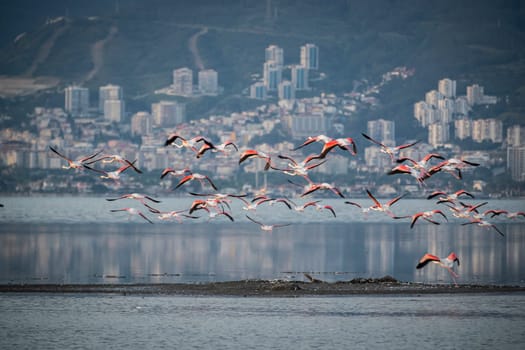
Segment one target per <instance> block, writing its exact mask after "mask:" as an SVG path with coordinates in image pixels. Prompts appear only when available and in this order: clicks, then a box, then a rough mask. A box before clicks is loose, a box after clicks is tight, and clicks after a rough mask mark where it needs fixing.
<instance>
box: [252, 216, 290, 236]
mask: <svg viewBox="0 0 525 350" xmlns="http://www.w3.org/2000/svg"><path fill="white" fill-rule="evenodd" d="M246 217H247V218H248V220H250V221H252V222H254V223H256V224H257V225H259V226H260V227H261V230H263V231H270V232H271V231H273V229H274V228H277V227H284V226H289V225H291V224H274V225H266V224H263V223H262V222H260V221H257V220H255V219H253V218H251V217H250V216H248V215H246Z"/></svg>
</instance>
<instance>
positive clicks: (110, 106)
mask: <svg viewBox="0 0 525 350" xmlns="http://www.w3.org/2000/svg"><path fill="white" fill-rule="evenodd" d="M124 107H125V103H124V101H123V100H105V101H104V119H106V120H108V121H111V122H116V123H120V122H121V121H122V120H123V118H124Z"/></svg>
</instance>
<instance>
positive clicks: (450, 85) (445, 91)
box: [438, 78, 456, 98]
mask: <svg viewBox="0 0 525 350" xmlns="http://www.w3.org/2000/svg"><path fill="white" fill-rule="evenodd" d="M438 91H439V92H440V93H441V95H443V96H445V97H447V98H454V97H456V81H455V80H451V79H448V78H445V79H441V80H440V81H439V82H438Z"/></svg>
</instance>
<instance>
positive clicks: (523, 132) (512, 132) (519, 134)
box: [507, 125, 525, 147]
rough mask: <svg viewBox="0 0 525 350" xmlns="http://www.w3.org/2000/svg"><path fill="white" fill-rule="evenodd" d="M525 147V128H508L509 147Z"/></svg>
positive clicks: (518, 126)
mask: <svg viewBox="0 0 525 350" xmlns="http://www.w3.org/2000/svg"><path fill="white" fill-rule="evenodd" d="M524 145H525V127H524V126H521V125H513V126H511V127H509V128H507V146H509V147H511V146H524Z"/></svg>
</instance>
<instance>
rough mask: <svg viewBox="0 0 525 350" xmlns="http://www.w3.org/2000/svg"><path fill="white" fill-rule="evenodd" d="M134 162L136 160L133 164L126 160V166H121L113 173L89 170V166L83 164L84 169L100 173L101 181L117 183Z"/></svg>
mask: <svg viewBox="0 0 525 350" xmlns="http://www.w3.org/2000/svg"><path fill="white" fill-rule="evenodd" d="M136 161H137V160H134V161H133V162H130V161H128V160H126V162H127V164H126V165H123V166H121V167H120V168H118V169H117V170H114V171H104V170H99V169H95V168H91V167H90V166H88V165H86V164H84V167H85V168H87V169H89V170H93V171H95V172H97V173H101V174H102V175H100V178H101V179H111V180H115V181H118V180H120V175H121V174H122V173H123V172H124V171H125V170H126V169H128V168H131V167H132V166H133V165H134V163H135V162H136Z"/></svg>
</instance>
